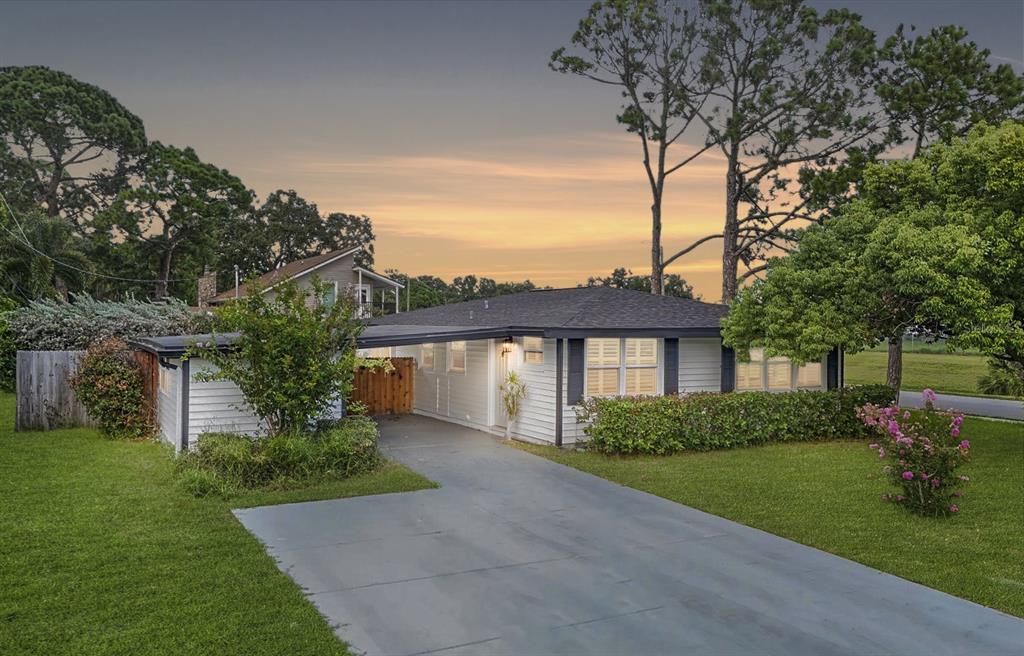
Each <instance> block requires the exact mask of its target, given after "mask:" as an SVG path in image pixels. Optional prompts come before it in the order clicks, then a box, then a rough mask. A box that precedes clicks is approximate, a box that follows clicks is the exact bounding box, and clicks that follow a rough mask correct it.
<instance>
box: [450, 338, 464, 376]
mask: <svg viewBox="0 0 1024 656" xmlns="http://www.w3.org/2000/svg"><path fill="white" fill-rule="evenodd" d="M448 371H450V372H452V373H457V374H464V373H466V342H451V343H450V344H448Z"/></svg>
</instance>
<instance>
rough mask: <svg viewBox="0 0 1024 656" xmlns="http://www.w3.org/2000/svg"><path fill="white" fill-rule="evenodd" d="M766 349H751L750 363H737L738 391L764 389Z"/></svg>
mask: <svg viewBox="0 0 1024 656" xmlns="http://www.w3.org/2000/svg"><path fill="white" fill-rule="evenodd" d="M763 369H764V349H762V348H752V349H750V362H740V361H739V360H737V361H736V391H738V392H743V391H746V390H762V389H764V377H763V375H762V374H763Z"/></svg>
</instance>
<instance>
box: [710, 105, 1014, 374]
mask: <svg viewBox="0 0 1024 656" xmlns="http://www.w3.org/2000/svg"><path fill="white" fill-rule="evenodd" d="M1022 171H1024V127H1022V126H1021V125H1019V124H1014V123H1006V124H1004V125H1003V126H1001V127H999V128H993V127H988V126H980V127H977V128H975V129H974V130H972V131H971V132H970V133H969V135H968V137H967V138H964V139H956V140H954V141H953V142H952V143H951V144H949V145H945V144H938V145H935V146H933V147H932V148H930V149H928V150H926V151H925V152H924V153H923V154H922V156H921V157H919V158H917V159H915V160H911V161H894V162H889V163H886V164H881V163H879V164H874V165H871V166H869V167H868V168H867V169H866V171H865V175H864V183H863V184H862V185H861V188H860V191H859V193H858V195H857V197H856V198H855V199H854V200H853V201H851V202H850V203H848V204H847V205H845V206H843V207H841V208H840V209H839V210H838V211H837V212H836V213H835V214H834V215H833V216H830V217H828V218H826V219H825V220H824V221H823V222H822V223H821V224H820V225H815V226H811V227H810V228H808V229H807V230H806V232H805V233H804V234H803V236H802V237H801V239H800V242H799V249H798V250H797V251H796V252H795V253H793V254H792V255H790V256H788V257H785V258H779V259H776V260H773V261H772V262H771V263H770V264H769V266H768V271H767V276H766V278H765V280H764V281H763V282H757V283H755V284H754V285H752V286H751V287H749V288H748V289H745V290H742V291H741V292H740V294H739V295H738V297H737V298H736V301H735V302H734V303H733V306H732V310H731V312H730V315H729V317H728V318H727V319H726V320H725V322H724V324H723V325H724V330H723V336H724V339H725V342H726V344H728V345H730V346H733V347H734V348H736V349H737V352H738V354H739V356H740V357H741V358H742V357H745V354H746V351H747V350H748V349H749V348H750V347H751V346H753V345H763V346H764V347H765V351H766V353H767V354H768V355H784V356H787V357H791V358H793V359H794V360H797V361H798V362H803V361H808V360H813V359H816V358H819V357H821V356H822V355H823V354H824V353H825V352H827V351H829V350H831V349H832V348H834V347H837V346H838V347H840V348H842V349H844V350H846V351H848V352H856V351H859V350H861V349H863V348H865V347H869V346H872V345H874V344H877V343H878V342H882V341H885V342H888V343H889V344H890V361H889V372H888V383H889V385H891V386H893V387H897V388H898V387H899V384H900V382H901V366H902V360H901V350H900V347H899V346H897V345H899V344H902V338H903V335H904V333H905V332H906V331H907V330H908V329H912V328H914V329H920V330H923V331H925V332H927V333H928V334H930V335H933V336H936V337H943V338H945V339H947V343H948V345H949V346H951V347H953V348H978V349H982V350H984V351H986V352H989V353H999V354H1004V355H1007V354H1009V353H1018V354H1019V353H1021V352H1024V349H1021V346H1022V345H1024V329H1022V325H1024V323H1022V319H1024V316H1022V313H1021V310H1019V309H1018V308H1019V307H1020V301H1021V300H1022V298H1021V292H1022V290H1024V276H1022V273H1024V264H1022V263H1021V258H1020V255H1019V253H1020V252H1021V251H1020V248H1021V247H1022V246H1024V241H1022V239H1024V229H1022V227H1021V218H1022V217H1021V208H1022V207H1024V205H1022V202H1024V173H1022Z"/></svg>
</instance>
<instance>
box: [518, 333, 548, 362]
mask: <svg viewBox="0 0 1024 656" xmlns="http://www.w3.org/2000/svg"><path fill="white" fill-rule="evenodd" d="M523 362H525V363H527V364H544V339H543V338H542V337H524V338H523Z"/></svg>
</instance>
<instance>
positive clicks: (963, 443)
mask: <svg viewBox="0 0 1024 656" xmlns="http://www.w3.org/2000/svg"><path fill="white" fill-rule="evenodd" d="M953 437H956V435H954V436H953ZM960 448H961V449H963V450H964V451H966V450H967V449H969V448H971V443H970V442H968V441H967V440H960Z"/></svg>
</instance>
